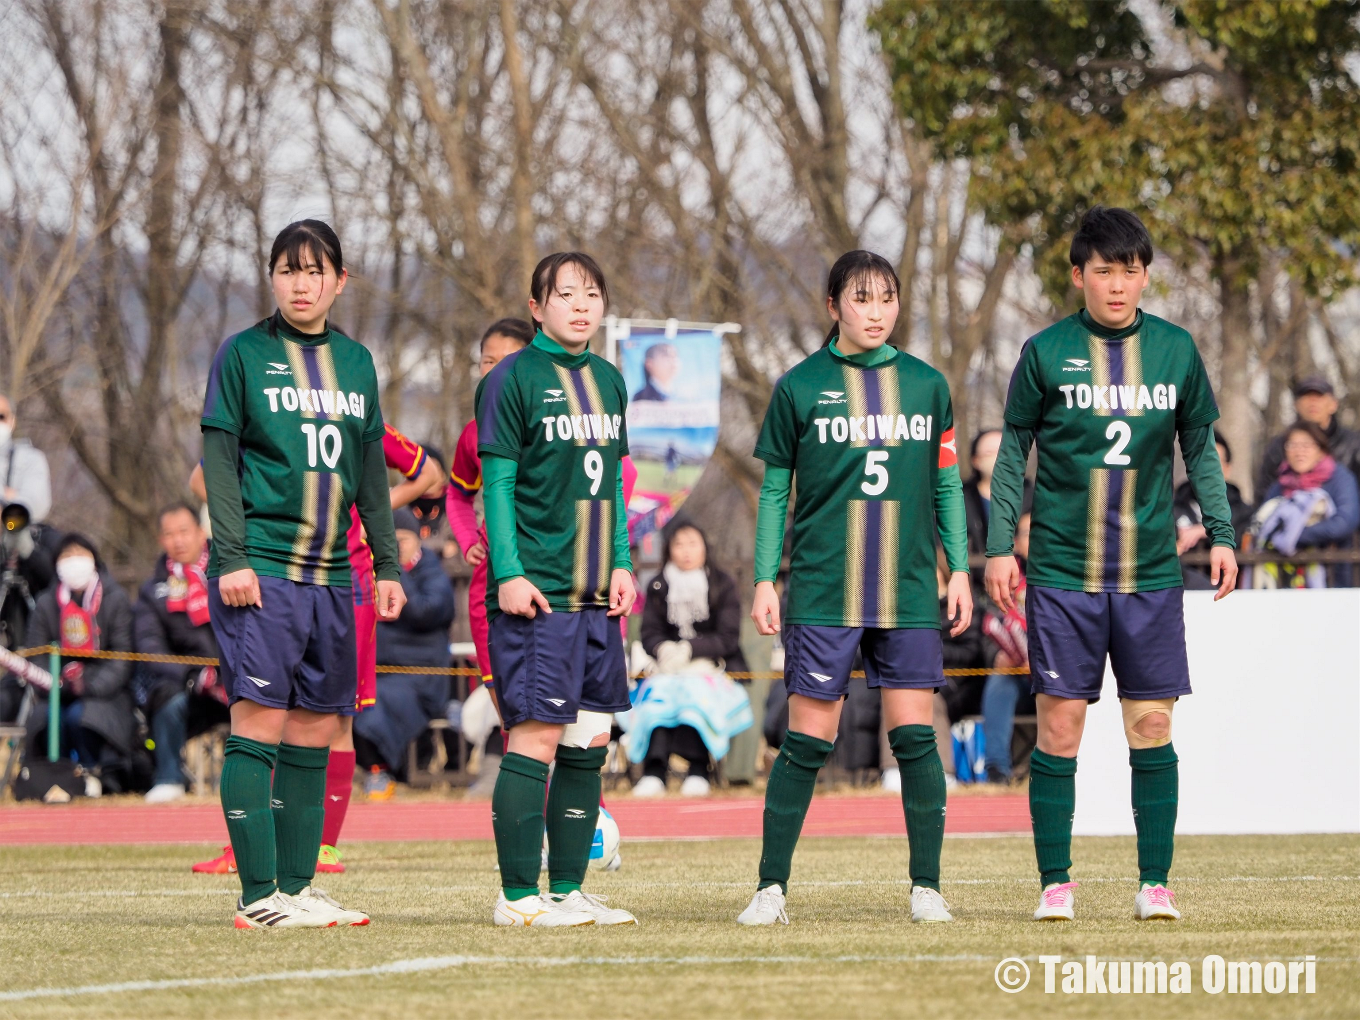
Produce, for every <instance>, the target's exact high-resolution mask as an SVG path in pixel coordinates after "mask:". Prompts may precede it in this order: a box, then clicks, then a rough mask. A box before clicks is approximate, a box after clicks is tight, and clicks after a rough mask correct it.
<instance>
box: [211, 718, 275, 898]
mask: <svg viewBox="0 0 1360 1020" xmlns="http://www.w3.org/2000/svg"><path fill="white" fill-rule="evenodd" d="M278 752H279V746H278V745H277V744H262V743H260V742H259V741H258V740H251V739H250V738H249V737H228V738H227V747H226V752H225V754H224V755H223V756H222V778H221V782H220V784H219V786H220V789H221V794H222V811H223V813H224V814H225V815H226V816H227V834H228V835H229V836H230V838H231V848H232V850H233V851H234V852H235V854H236V872H237V874H238V875H240V876H241V898H242V900H243V901H244V902H246V903H254V902H255V901H256V900H262V899H264V898H265V897H266V896H270V895H272V894H273V892H274V889H275V888H276V882H275V879H276V878H277V873H278V868H277V858H276V857H275V854H274V813H273V812H272V811H270V810H269V773H270V771H271V770H273V768H274V761H275V759H276V758H277V757H278Z"/></svg>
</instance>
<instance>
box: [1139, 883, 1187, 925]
mask: <svg viewBox="0 0 1360 1020" xmlns="http://www.w3.org/2000/svg"><path fill="white" fill-rule="evenodd" d="M1175 899H1176V894H1175V893H1173V892H1172V891H1171V890H1170V889H1168V888H1167V887H1166V886H1164V885H1145V886H1143V888H1141V889H1139V890H1138V895H1137V896H1135V897H1134V898H1133V916H1134V917H1136V918H1138V920H1140V921H1153V920H1166V921H1179V920H1180V919H1181V912H1180V911H1179V910H1177V909H1176V905H1175V903H1174V900H1175Z"/></svg>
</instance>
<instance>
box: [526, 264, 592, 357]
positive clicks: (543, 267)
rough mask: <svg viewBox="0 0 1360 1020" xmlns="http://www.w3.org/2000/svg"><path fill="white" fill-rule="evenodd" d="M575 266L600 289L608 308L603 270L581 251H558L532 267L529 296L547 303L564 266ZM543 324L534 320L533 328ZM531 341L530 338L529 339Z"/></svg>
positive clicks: (554, 290) (542, 303) (543, 303)
mask: <svg viewBox="0 0 1360 1020" xmlns="http://www.w3.org/2000/svg"><path fill="white" fill-rule="evenodd" d="M569 265H570V266H575V267H576V268H577V269H578V270H580V272H581V275H582V276H583V277H585V279H586V280H587V281H588V282H589V283H593V284H594V285H595V286H596V287H599V288H600V296H601V297H603V298H604V306H605V308H608V307H609V285H608V284H607V283H605V281H604V270H603V269H601V268H600V264H599V263H598V262H596V261H595V260H594V259H593V258H591V257H590V256H589V255H587V254H586V253H585V252H583V251H559V252H557V253H556V254H554V255H549V256H548V257H547V258H545V259H544V260H543V261H542V262H540V263H539V264H538V265H537V266H535V267H534V275H533V278H532V279H531V280H530V281H529V296H530V297H532V298H533V299H534V300H535V301H536V302H538V303H539V304H540V305H545V304H547V303H548V298H550V297H551V296H552V295H553V294H556V293H557V277H558V274H559V273H561V272H562V268H563V267H564V266H569ZM542 327H543V323H541V322H539V321H538V320H537V319H535V320H534V328H535V329H541V328H542ZM530 339H532V337H531V338H530Z"/></svg>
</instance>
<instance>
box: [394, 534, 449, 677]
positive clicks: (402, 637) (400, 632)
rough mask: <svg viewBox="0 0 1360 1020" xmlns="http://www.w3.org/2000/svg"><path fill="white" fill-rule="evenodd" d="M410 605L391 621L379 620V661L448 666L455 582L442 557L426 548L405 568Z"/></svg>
mask: <svg viewBox="0 0 1360 1020" xmlns="http://www.w3.org/2000/svg"><path fill="white" fill-rule="evenodd" d="M401 587H402V590H403V591H404V592H405V593H406V605H405V607H404V608H403V609H402V611H401V615H400V616H399V617H397V618H396V619H395V620H393V621H391V622H385V621H381V620H380V621H379V622H378V662H380V663H382V664H383V665H386V666H439V667H446V666H448V664H449V662H450V661H451V658H450V655H449V624H451V623H453V616H454V598H453V584H452V583H451V582H450V581H449V578H448V575H447V574H445V573H444V567H443V565H442V564H441V563H440V562H439V557H438V556H436V555H432V554H431V553H429V552H425V553H424V554H423V555H422V556H421V557H420V560H419V561H418V562H417V563H416V565H415V566H414V567H412V568H411V569H410V570H402V572H401Z"/></svg>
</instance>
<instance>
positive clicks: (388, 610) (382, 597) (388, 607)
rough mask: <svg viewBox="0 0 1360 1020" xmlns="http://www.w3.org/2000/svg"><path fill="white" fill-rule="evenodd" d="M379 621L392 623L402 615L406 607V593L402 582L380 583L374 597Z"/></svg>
mask: <svg viewBox="0 0 1360 1020" xmlns="http://www.w3.org/2000/svg"><path fill="white" fill-rule="evenodd" d="M373 602H374V605H375V607H376V608H377V610H378V619H379V620H386V621H388V622H391V621H392V620H395V619H396V618H397V617H398V616H400V615H401V610H402V607H403V606H405V605H406V591H405V590H404V589H403V588H402V586H401V582H400V581H379V582H378V584H377V588H376V590H375V592H374V595H373Z"/></svg>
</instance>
